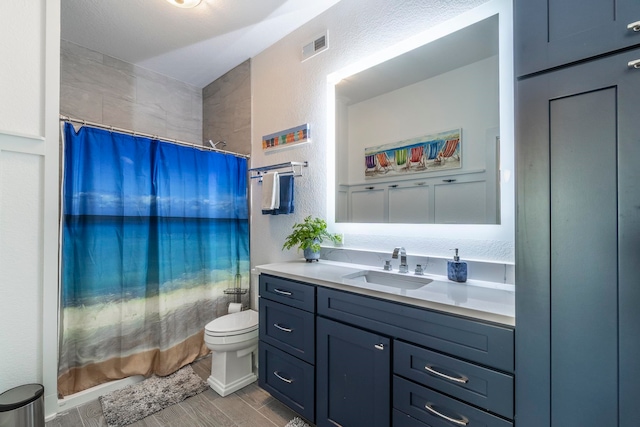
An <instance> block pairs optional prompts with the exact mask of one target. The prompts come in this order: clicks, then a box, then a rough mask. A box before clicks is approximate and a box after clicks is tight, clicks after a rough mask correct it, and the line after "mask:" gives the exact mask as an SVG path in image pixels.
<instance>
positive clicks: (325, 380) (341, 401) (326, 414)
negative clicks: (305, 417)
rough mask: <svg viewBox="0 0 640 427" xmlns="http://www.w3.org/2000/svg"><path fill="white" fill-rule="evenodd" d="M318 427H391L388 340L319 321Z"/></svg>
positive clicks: (325, 321) (389, 348)
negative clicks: (337, 426)
mask: <svg viewBox="0 0 640 427" xmlns="http://www.w3.org/2000/svg"><path fill="white" fill-rule="evenodd" d="M316 323H317V330H316V336H317V344H316V346H317V355H316V358H317V362H316V381H317V401H316V402H317V403H316V416H317V417H316V424H317V426H318V427H335V426H336V425H339V426H342V427H360V426H368V427H388V426H389V425H390V407H391V401H390V399H391V397H390V393H389V391H390V388H391V346H390V340H389V339H388V338H387V337H384V336H380V335H377V334H373V333H370V332H367V331H364V330H361V329H358V328H354V327H351V326H346V325H343V324H341V323H338V322H334V321H332V320H328V319H324V318H321V317H319V318H318V320H317V322H316Z"/></svg>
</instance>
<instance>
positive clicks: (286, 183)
mask: <svg viewBox="0 0 640 427" xmlns="http://www.w3.org/2000/svg"><path fill="white" fill-rule="evenodd" d="M279 178H280V207H279V208H277V209H272V210H265V209H263V210H262V213H263V214H271V215H288V214H291V213H293V211H294V203H293V183H294V178H293V175H280V176H279Z"/></svg>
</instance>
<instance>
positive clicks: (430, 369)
mask: <svg viewBox="0 0 640 427" xmlns="http://www.w3.org/2000/svg"><path fill="white" fill-rule="evenodd" d="M424 369H425V370H427V371H428V372H430V373H432V374H434V375H437V376H439V377H442V378H445V379H447V380H449V381H455V382H457V383H461V384H466V383H468V382H469V378H467V377H465V376H464V375H461V376H460V377H459V378H456V377H452V376H449V375H447V374H443V373H442V372H438V371H436V370H435V369H433V366H431V365H425V367H424Z"/></svg>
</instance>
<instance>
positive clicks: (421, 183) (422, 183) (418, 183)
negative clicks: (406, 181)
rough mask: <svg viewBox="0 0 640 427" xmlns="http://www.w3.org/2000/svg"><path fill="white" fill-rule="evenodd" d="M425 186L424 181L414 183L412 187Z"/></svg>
mask: <svg viewBox="0 0 640 427" xmlns="http://www.w3.org/2000/svg"><path fill="white" fill-rule="evenodd" d="M425 184H426V182H424V181H421V182H414V185H425Z"/></svg>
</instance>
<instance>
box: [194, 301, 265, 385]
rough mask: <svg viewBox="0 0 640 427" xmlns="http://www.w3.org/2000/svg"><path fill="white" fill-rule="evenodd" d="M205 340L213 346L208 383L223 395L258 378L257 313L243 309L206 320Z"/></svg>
mask: <svg viewBox="0 0 640 427" xmlns="http://www.w3.org/2000/svg"><path fill="white" fill-rule="evenodd" d="M204 342H205V344H206V345H207V347H208V348H209V349H211V376H210V377H209V378H208V379H207V382H208V383H209V386H211V388H212V389H213V390H214V391H215V392H217V393H218V394H219V395H220V396H223V397H224V396H226V395H228V394H231V393H233V392H234V391H236V390H240V389H241V388H242V387H245V386H247V385H249V384H251V383H252V382H254V381H255V380H257V379H258V376H257V375H256V373H257V372H256V369H255V366H256V365H257V363H256V362H257V350H258V312H257V311H254V310H244V311H240V312H238V313H231V314H227V315H224V316H221V317H218V318H217V319H215V320H212V321H211V322H209V323H207V326H205V328H204Z"/></svg>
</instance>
